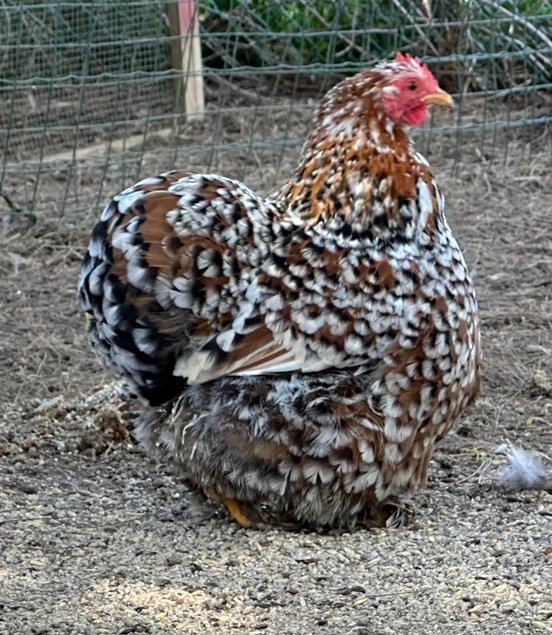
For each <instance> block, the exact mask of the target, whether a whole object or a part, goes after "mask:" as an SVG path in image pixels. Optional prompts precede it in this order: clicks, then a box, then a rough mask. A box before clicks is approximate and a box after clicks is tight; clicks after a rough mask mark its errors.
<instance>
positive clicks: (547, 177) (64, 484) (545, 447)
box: [0, 159, 552, 635]
mask: <svg viewBox="0 0 552 635" xmlns="http://www.w3.org/2000/svg"><path fill="white" fill-rule="evenodd" d="M432 162H433V163H434V165H435V166H436V167H438V163H436V162H435V159H432ZM181 167H184V166H181ZM242 167H243V166H242ZM246 167H247V166H246ZM249 167H250V169H249V174H250V176H249V177H248V178H247V179H246V180H247V182H248V184H250V185H252V186H254V187H256V186H259V187H261V188H263V187H264V188H267V189H268V188H269V187H273V186H274V182H272V183H271V182H270V181H271V180H272V176H273V175H272V174H271V172H270V170H268V169H267V170H264V172H263V174H262V177H258V176H256V175H257V174H259V169H260V168H259V165H258V161H257V162H255V161H252V164H251V166H249ZM279 167H280V171H284V170H283V168H282V166H281V165H280V166H279ZM284 167H285V166H284ZM228 168H229V172H230V173H232V165H231V164H230V163H229V164H228ZM152 171H155V169H152ZM246 171H247V170H246ZM439 176H440V179H439V180H440V183H441V185H442V188H443V190H444V191H445V193H446V196H447V201H448V217H449V220H450V222H451V224H452V225H453V227H454V229H455V231H456V234H457V236H458V238H459V241H460V243H461V245H462V247H463V249H464V252H465V254H466V257H467V260H468V262H469V264H470V267H471V270H472V272H473V278H474V281H475V284H476V286H477V289H478V293H479V300H480V306H481V317H482V339H483V347H484V354H485V365H484V377H483V389H482V394H481V397H480V399H479V400H478V402H477V404H476V405H475V406H474V407H473V408H472V410H471V411H470V412H469V414H468V416H466V417H465V418H464V419H463V421H462V422H461V424H460V426H459V427H458V428H457V430H456V432H455V433H454V434H451V435H450V436H449V437H448V438H447V439H446V440H445V442H444V443H443V445H442V446H441V447H440V449H439V450H438V451H437V452H436V454H435V457H434V460H433V462H432V466H431V470H430V474H431V476H430V484H429V488H428V489H427V491H425V492H421V493H420V494H419V495H418V496H417V497H416V498H415V499H414V506H415V509H416V512H417V515H416V520H415V523H414V525H413V526H411V527H409V528H407V529H404V530H399V531H384V530H376V531H370V532H366V531H358V532H355V533H353V534H347V533H345V534H342V535H339V536H328V535H318V534H314V533H286V532H284V531H280V530H278V529H265V530H255V531H253V530H249V531H245V530H243V529H241V528H239V527H237V526H236V525H235V524H234V523H232V522H231V521H230V520H229V519H228V518H227V517H226V516H225V514H224V513H222V512H220V511H218V510H216V509H214V508H212V507H210V506H208V505H205V504H198V503H197V502H196V501H194V499H192V498H191V497H190V496H189V495H188V494H187V493H186V491H185V489H184V488H183V485H182V483H180V482H179V480H178V478H177V477H175V476H174V475H172V474H171V472H170V470H169V468H168V467H167V466H162V465H161V466H159V465H155V464H154V463H153V462H152V461H151V460H149V459H148V458H147V457H146V456H144V454H143V453H142V452H141V451H140V449H139V448H137V447H136V446H135V445H134V444H133V442H132V438H131V437H130V436H129V435H128V433H127V431H126V428H125V427H124V426H123V425H122V423H121V422H120V421H119V419H118V417H117V411H116V406H117V405H118V403H119V397H118V396H117V392H116V389H115V387H114V384H113V379H112V378H111V377H108V376H107V375H106V374H104V373H103V372H102V371H101V370H100V368H99V367H98V365H97V364H96V362H95V360H94V358H93V356H92V354H91V352H90V351H89V349H88V347H87V344H86V342H85V337H84V328H83V322H82V319H81V317H80V316H79V315H78V312H77V308H76V302H75V284H76V278H77V272H78V267H79V259H80V257H81V255H82V253H83V247H84V245H85V242H86V236H87V233H88V231H89V227H90V224H91V223H92V220H91V219H90V218H89V219H88V221H87V222H86V223H85V222H83V223H80V222H79V223H77V222H74V221H73V222H69V221H68V219H66V218H64V219H60V218H57V217H56V216H54V215H52V216H51V217H49V218H44V219H42V222H41V223H39V224H38V225H37V226H35V228H34V229H33V230H32V231H30V232H28V231H25V230H24V228H23V226H18V225H17V224H15V225H11V226H10V227H9V228H8V231H7V232H6V233H5V234H4V235H3V236H2V237H1V238H0V303H1V307H2V309H1V311H2V320H1V322H0V329H1V340H0V373H1V377H2V379H1V384H0V401H1V406H0V632H1V633H6V634H9V635H11V634H13V635H19V634H26V633H29V634H35V635H38V634H43V635H46V634H48V635H54V634H73V635H87V634H102V633H105V634H118V635H124V634H126V635H131V634H134V633H148V634H152V635H153V634H159V635H170V634H177V633H193V634H198V635H199V634H202V633H233V632H245V633H278V634H287V633H289V634H297V633H305V634H309V633H329V634H334V633H337V634H341V633H345V634H347V633H351V634H357V635H384V634H395V633H410V634H412V635H424V634H426V633H428V634H429V633H438V634H439V633H443V634H444V633H446V634H447V635H455V634H457V633H458V634H459V633H477V634H478V635H486V634H496V635H498V634H500V635H519V634H520V633H524V634H529V633H547V632H552V599H551V597H552V596H551V592H550V589H552V541H551V534H552V532H551V530H552V505H551V497H550V496H549V495H547V494H542V495H537V494H536V493H534V492H528V493H523V494H509V493H506V492H503V491H498V490H496V489H493V488H489V487H488V483H489V482H490V481H492V478H493V474H495V473H496V470H497V469H498V468H499V466H500V464H501V462H502V461H503V458H502V457H501V455H500V454H498V453H496V452H495V449H496V448H497V446H499V445H500V444H502V443H503V442H504V441H505V440H506V439H509V440H510V441H512V442H515V443H517V444H520V445H521V446H522V447H524V448H525V449H527V450H532V451H534V452H538V453H541V456H542V457H543V460H544V461H545V463H546V464H547V465H548V466H550V465H551V462H550V455H551V449H550V448H551V442H552V427H551V423H552V215H551V214H552V176H551V173H550V169H549V167H547V166H546V165H544V164H543V163H542V162H541V163H539V162H534V163H530V162H529V163H527V164H524V165H513V166H509V167H504V168H500V167H494V168H486V167H484V166H481V165H480V166H477V165H473V164H472V165H461V166H460V168H459V169H458V170H457V171H456V173H455V175H454V176H452V175H451V173H450V172H446V173H445V172H443V173H442V174H440V175H439ZM98 178H99V177H98ZM256 179H257V180H256ZM43 182H44V179H43ZM93 185H94V183H93V182H92V184H91V185H90V188H91V189H92V188H93ZM104 189H105V191H109V192H110V193H114V192H115V189H114V188H112V189H111V190H110V186H109V183H108V184H107V185H106V186H105V188H104ZM547 589H548V591H547Z"/></svg>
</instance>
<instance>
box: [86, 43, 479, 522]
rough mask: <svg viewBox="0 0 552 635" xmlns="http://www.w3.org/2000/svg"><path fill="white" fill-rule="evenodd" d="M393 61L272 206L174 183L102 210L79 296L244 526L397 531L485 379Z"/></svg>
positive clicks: (111, 361)
mask: <svg viewBox="0 0 552 635" xmlns="http://www.w3.org/2000/svg"><path fill="white" fill-rule="evenodd" d="M430 104H439V105H452V100H451V98H450V96H449V95H448V94H447V93H446V92H444V91H443V90H441V89H440V88H439V86H438V84H437V81H436V80H435V78H434V77H433V75H432V74H431V73H430V71H429V70H428V69H427V67H426V66H424V65H422V64H421V63H420V62H419V60H418V59H415V58H412V57H410V56H408V55H406V56H404V55H401V54H398V55H397V57H396V58H395V60H393V61H389V62H383V63H380V64H379V65H378V66H376V67H374V68H372V69H369V70H366V71H363V72H361V73H359V74H358V75H355V76H354V77H351V78H348V79H345V80H344V81H342V82H341V83H339V84H337V85H336V86H335V87H334V88H332V89H331V90H330V91H329V92H328V93H327V94H326V96H325V97H324V98H323V99H322V101H321V104H320V106H319V108H318V111H317V113H316V115H315V119H314V126H313V129H312V132H311V133H310V135H309V137H308V140H307V142H306V145H305V147H304V149H303V152H302V154H301V157H300V160H299V165H298V167H297V169H296V170H295V173H294V174H293V176H292V177H291V178H290V179H289V181H288V182H287V183H286V184H285V185H284V187H282V188H281V190H279V192H278V193H277V194H275V195H274V196H272V197H270V198H263V197H261V196H259V195H257V194H255V193H254V192H253V191H251V190H250V189H249V188H247V187H246V186H245V185H244V184H242V183H240V182H238V181H235V180H231V179H228V178H224V177H222V176H218V175H213V174H193V173H190V172H168V173H166V174H162V175H160V176H154V177H151V178H147V179H145V180H143V181H141V182H140V183H137V184H136V185H135V186H133V187H131V188H129V189H127V190H125V191H124V192H122V193H121V194H118V195H117V196H115V198H114V199H113V200H112V201H111V202H110V203H109V204H108V205H107V207H106V208H105V209H104V211H103V213H102V215H101V220H100V221H99V223H98V224H97V225H96V227H95V228H94V230H93V233H92V238H91V240H90V244H89V246H88V251H87V253H86V255H85V258H84V261H83V263H82V270H81V276H80V281H79V294H80V303H81V306H82V309H83V310H84V311H85V312H86V313H87V314H88V316H89V328H88V334H89V338H90V341H91V343H92V346H93V348H94V350H95V352H96V354H97V355H98V356H99V357H100V359H101V360H102V361H103V362H104V363H105V364H106V365H107V366H108V367H110V368H112V369H114V370H115V371H116V372H117V373H119V374H120V375H122V376H123V377H125V378H126V379H127V380H128V381H129V383H130V384H131V386H133V388H134V390H135V392H136V393H138V394H139V395H140V396H141V397H142V401H143V402H145V403H144V405H143V406H142V414H141V417H140V420H139V423H138V425H137V428H136V434H137V437H138V438H139V440H140V441H141V442H142V443H143V444H144V446H145V447H146V448H148V449H149V450H150V451H152V452H154V453H156V454H157V456H161V457H163V458H164V459H165V460H169V461H171V462H173V463H174V464H175V465H176V466H178V468H179V469H180V470H181V471H182V472H183V473H184V474H185V476H186V477H187V479H188V480H189V482H190V483H192V484H193V485H194V486H195V487H196V488H197V489H198V490H200V491H202V492H203V493H204V494H205V495H206V496H207V497H208V498H210V499H211V500H212V501H216V502H219V503H222V504H224V505H225V506H226V508H227V509H228V511H229V512H230V514H231V515H232V516H233V517H234V518H235V519H236V520H237V521H238V522H240V523H241V524H242V525H243V526H248V525H250V524H251V523H252V522H253V523H254V522H271V523H276V524H281V525H284V526H288V525H289V526H301V525H302V526H308V527H314V528H321V529H329V528H351V527H354V526H355V525H356V526H365V527H367V526H382V525H389V526H394V525H398V524H400V523H401V522H402V521H403V520H404V519H405V517H406V514H405V512H404V509H405V508H404V506H403V505H402V504H401V501H400V498H399V497H401V496H402V495H405V494H408V493H409V492H411V491H412V490H414V489H415V488H416V487H417V486H418V485H421V484H424V483H425V481H426V475H427V470H428V463H429V460H430V458H431V455H432V452H433V450H434V448H435V444H436V443H437V442H438V441H439V440H440V439H442V438H443V436H444V435H445V434H446V433H447V432H448V431H449V430H450V428H451V426H452V425H453V424H454V422H455V421H456V420H457V419H458V417H459V416H460V415H461V414H462V412H463V411H464V409H465V408H466V406H467V405H468V404H469V403H470V402H471V401H472V400H473V398H474V396H475V395H476V393H477V391H478V386H479V362H480V345H479V330H478V317H477V304H476V299H475V295H474V290H473V288H472V283H471V281H470V278H469V276H468V272H467V270H466V265H465V263H464V259H463V257H462V254H461V252H460V249H459V248H458V245H457V243H456V240H455V239H454V237H453V235H452V233H451V231H450V228H449V226H448V224H447V221H446V219H445V215H444V201H443V197H442V195H441V193H440V191H439V189H438V187H437V185H436V183H435V181H434V179H433V176H432V174H431V171H430V168H429V167H428V163H427V162H426V160H425V159H424V158H423V157H422V156H421V155H420V154H419V153H418V152H417V151H416V149H415V147H414V145H413V142H412V140H411V139H410V138H409V136H408V134H407V131H406V127H407V126H415V125H418V124H421V123H422V122H423V121H424V119H425V118H426V115H427V109H428V106H429V105H430Z"/></svg>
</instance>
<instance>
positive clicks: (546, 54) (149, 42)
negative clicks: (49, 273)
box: [0, 0, 552, 222]
mask: <svg viewBox="0 0 552 635" xmlns="http://www.w3.org/2000/svg"><path fill="white" fill-rule="evenodd" d="M184 5H187V7H186V8H187V9H188V10H189V13H191V12H192V11H193V12H194V13H195V16H196V17H197V23H198V24H199V32H200V35H201V49H200V52H201V59H202V68H198V67H192V66H190V65H182V64H180V65H179V64H178V63H175V59H176V58H175V46H178V45H180V44H181V43H182V42H187V41H190V40H191V38H192V37H193V25H194V20H193V19H192V20H190V22H189V28H188V30H186V29H183V28H182V23H181V24H180V29H178V28H175V19H174V15H178V11H180V12H182V10H183V7H184ZM175 12H176V13H175ZM397 50H401V51H403V52H410V53H412V54H416V55H419V56H421V57H422V58H423V59H424V60H425V61H427V62H428V64H429V66H430V68H431V70H432V71H433V72H434V73H435V75H436V76H437V77H438V79H439V81H440V83H441V84H442V85H443V86H444V87H445V88H446V89H447V90H449V91H450V92H452V93H453V94H454V95H455V98H456V103H457V106H458V107H457V109H456V113H455V114H454V115H451V114H449V113H447V114H439V115H436V117H435V118H432V119H431V121H429V123H428V125H427V126H426V127H424V128H423V129H421V130H419V131H417V134H418V136H419V140H418V142H419V144H420V145H421V146H422V149H423V150H425V151H426V152H430V153H431V154H432V162H433V163H436V162H438V163H439V166H442V167H445V166H450V167H454V166H457V165H459V163H462V162H463V163H470V162H471V163H475V164H476V165H477V166H481V169H484V167H485V165H488V164H492V163H501V162H510V163H514V162H516V163H517V162H519V163H522V162H523V163H527V162H528V161H533V160H537V161H542V160H545V161H550V159H551V158H552V141H551V135H550V132H549V129H550V125H551V124H552V109H551V104H552V97H551V89H552V61H551V60H552V3H550V2H548V1H543V0H519V1H515V2H514V1H513V0H512V1H506V0H446V1H445V0H419V1H417V0H383V1H376V0H342V1H340V2H333V3H328V2H325V1H324V0H298V1H295V2H266V1H264V0H201V1H200V2H198V3H197V4H196V3H194V2H192V0H172V2H161V1H160V0H129V1H127V2H116V1H111V0H80V1H79V2H61V1H59V0H42V1H37V0H35V1H31V0H28V1H26V2H14V1H11V0H0V147H1V148H2V153H3V156H2V162H1V165H0V212H1V213H2V216H3V218H4V219H8V218H12V217H13V215H18V214H19V215H22V216H25V217H27V218H28V219H31V220H33V219H37V218H39V217H40V216H41V215H46V214H48V215H50V216H51V215H52V214H54V215H55V214H62V213H64V212H65V213H67V214H68V215H67V222H71V219H76V218H78V216H79V213H82V212H87V211H89V210H90V209H92V208H95V207H96V206H97V205H99V204H100V202H101V201H102V200H103V199H105V198H106V197H107V196H108V195H109V194H111V193H113V192H114V191H115V190H116V189H117V188H119V187H122V186H126V185H128V184H129V183H131V182H132V181H133V180H134V179H137V178H138V177H139V176H141V175H145V174H148V173H155V172H156V171H158V170H168V169H172V168H173V167H180V168H185V169H187V168H191V169H201V170H210V171H219V170H220V171H223V170H224V171H225V173H226V174H228V175H229V176H235V177H238V178H246V179H247V181H248V183H250V184H252V185H254V186H257V187H259V188H261V189H264V190H270V189H272V188H274V187H275V186H276V185H277V184H278V183H279V182H281V181H282V180H283V179H284V178H285V174H286V172H288V171H289V170H290V169H291V168H290V166H292V165H293V161H294V158H295V157H296V156H297V153H298V149H299V147H300V145H301V143H302V141H303V139H304V135H305V133H306V131H307V129H308V126H309V122H310V116H311V113H312V110H313V108H314V106H315V104H316V100H317V98H318V97H319V96H320V94H321V93H322V92H324V91H325V90H326V89H327V88H328V87H329V86H330V85H331V84H333V83H335V82H336V81H338V80H339V79H340V78H341V77H343V76H345V75H347V74H351V73H354V72H356V71H358V70H359V69H361V68H365V67H366V66H367V65H370V64H373V63H375V62H376V61H377V60H379V59H381V58H384V57H388V56H389V55H392V54H393V53H394V52H395V51H397ZM198 74H201V76H202V77H203V79H204V91H205V98H206V106H205V110H204V112H203V113H202V114H201V117H197V116H196V117H193V116H191V115H193V114H194V113H191V112H187V113H186V112H185V109H184V108H183V106H182V90H186V85H187V82H189V81H190V78H192V77H194V76H197V75H198ZM183 87H184V88H183ZM437 117H438V118H437ZM199 119H201V120H199ZM69 213H70V215H69Z"/></svg>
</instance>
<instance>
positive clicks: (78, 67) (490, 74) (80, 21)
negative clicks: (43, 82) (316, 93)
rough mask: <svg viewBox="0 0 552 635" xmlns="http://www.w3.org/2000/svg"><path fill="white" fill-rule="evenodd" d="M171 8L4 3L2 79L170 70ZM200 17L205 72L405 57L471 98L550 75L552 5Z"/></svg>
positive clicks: (362, 6)
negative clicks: (428, 63)
mask: <svg viewBox="0 0 552 635" xmlns="http://www.w3.org/2000/svg"><path fill="white" fill-rule="evenodd" d="M173 1H174V0H173ZM166 7H167V2H163V1H162V0H129V1H127V2H114V1H110V0H81V1H80V2H60V1H59V0H42V1H38V0H34V1H33V0H27V2H17V1H15V0H4V1H3V2H0V78H1V80H2V81H3V82H4V83H5V82H9V81H12V80H25V79H32V78H38V79H40V78H55V77H67V76H69V77H71V76H74V78H75V80H76V81H78V79H79V78H80V77H81V76H83V75H86V76H95V75H99V74H105V73H113V74H115V75H117V74H121V73H128V72H134V71H145V72H161V71H166V70H168V69H169V68H170V41H169V39H168V35H169V33H168V21H167V17H166ZM199 17H200V28H201V32H202V42H203V56H204V64H205V65H206V66H207V67H212V68H216V69H227V70H228V69H242V71H243V72H245V70H244V69H243V67H250V72H252V73H253V72H255V73H256V74H257V75H258V74H259V69H265V72H267V73H268V72H273V71H276V72H279V73H283V72H288V73H291V74H296V73H297V72H298V71H302V72H306V73H309V74H312V73H323V72H328V71H329V70H334V71H337V72H339V73H347V72H352V71H354V70H355V69H357V68H359V67H363V66H365V65H366V64H368V63H371V62H372V61H374V60H377V59H381V58H385V57H388V56H389V55H392V54H393V53H394V52H395V51H397V50H401V51H403V52H410V53H412V54H416V55H420V56H423V57H427V58H428V59H433V60H434V61H435V62H436V63H435V65H434V66H433V67H432V68H434V70H435V71H436V72H437V73H438V74H439V75H440V77H441V80H442V81H444V83H445V84H447V83H448V84H449V85H451V84H452V85H453V87H458V85H459V84H461V86H462V87H463V88H464V89H470V90H487V89H496V88H503V87H510V86H514V85H520V84H527V83H540V82H544V81H550V78H551V76H552V63H551V61H550V60H551V55H552V35H551V33H552V1H551V0H517V1H516V0H342V1H336V2H328V1H327V0H295V1H294V2H285V1H284V2H282V1H273V0H200V1H199ZM253 69H254V70H253Z"/></svg>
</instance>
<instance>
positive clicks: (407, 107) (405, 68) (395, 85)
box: [381, 53, 453, 126]
mask: <svg viewBox="0 0 552 635" xmlns="http://www.w3.org/2000/svg"><path fill="white" fill-rule="evenodd" d="M388 68H389V70H390V71H391V72H389V73H388V75H387V77H388V79H387V81H386V83H385V85H384V86H383V87H382V88H381V91H382V98H381V103H382V106H383V110H384V111H385V114H386V115H387V116H388V117H390V118H391V119H393V121H396V122H397V123H405V124H407V125H408V126H418V125H419V124H421V123H422V122H423V121H424V119H425V118H426V116H427V107H428V105H430V104H437V105H440V106H452V105H453V101H452V97H451V96H450V95H449V94H448V93H447V92H445V91H444V90H443V89H442V88H439V84H438V83H437V80H436V79H435V77H434V76H433V75H432V73H431V72H430V70H429V69H428V67H427V66H426V65H425V64H421V63H420V60H419V59H418V58H417V57H411V56H410V55H408V54H407V55H403V54H402V53H397V55H396V57H395V60H394V62H393V63H392V64H390V65H389V66H388Z"/></svg>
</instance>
